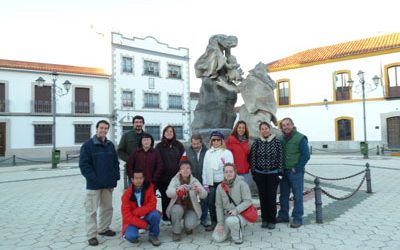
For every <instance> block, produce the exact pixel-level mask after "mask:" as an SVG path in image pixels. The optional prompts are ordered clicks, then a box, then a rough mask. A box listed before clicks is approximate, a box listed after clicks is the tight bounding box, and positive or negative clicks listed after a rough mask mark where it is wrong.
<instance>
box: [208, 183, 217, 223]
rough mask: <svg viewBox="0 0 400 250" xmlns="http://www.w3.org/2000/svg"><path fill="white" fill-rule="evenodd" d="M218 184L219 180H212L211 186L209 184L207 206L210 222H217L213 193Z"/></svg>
mask: <svg viewBox="0 0 400 250" xmlns="http://www.w3.org/2000/svg"><path fill="white" fill-rule="evenodd" d="M219 184H220V182H218V183H216V182H214V185H213V186H209V188H210V193H209V194H208V208H209V210H210V218H211V222H213V223H215V224H216V223H217V211H216V208H215V195H216V191H217V187H218V185H219Z"/></svg>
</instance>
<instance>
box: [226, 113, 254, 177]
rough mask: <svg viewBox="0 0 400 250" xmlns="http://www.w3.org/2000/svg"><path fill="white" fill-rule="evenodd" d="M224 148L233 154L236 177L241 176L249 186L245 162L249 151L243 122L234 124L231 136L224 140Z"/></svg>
mask: <svg viewBox="0 0 400 250" xmlns="http://www.w3.org/2000/svg"><path fill="white" fill-rule="evenodd" d="M226 147H227V148H228V149H229V150H230V151H231V152H232V154H233V160H234V162H235V165H236V167H237V173H238V175H240V176H243V177H244V180H245V181H246V182H247V184H249V181H250V165H249V162H248V160H247V157H248V155H249V151H250V147H249V129H248V128H247V124H246V122H245V121H243V120H240V121H238V122H237V123H236V125H235V127H234V128H233V130H232V133H231V135H230V136H229V137H228V139H227V140H226Z"/></svg>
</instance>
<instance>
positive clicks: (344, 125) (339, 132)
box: [335, 117, 354, 141]
mask: <svg viewBox="0 0 400 250" xmlns="http://www.w3.org/2000/svg"><path fill="white" fill-rule="evenodd" d="M335 127H336V140H337V141H352V140H353V138H354V137H353V118H351V117H339V118H336V119H335Z"/></svg>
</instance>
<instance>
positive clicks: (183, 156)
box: [179, 151, 189, 161]
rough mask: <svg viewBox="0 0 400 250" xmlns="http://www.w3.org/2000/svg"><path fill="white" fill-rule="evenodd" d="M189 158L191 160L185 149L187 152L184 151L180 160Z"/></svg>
mask: <svg viewBox="0 0 400 250" xmlns="http://www.w3.org/2000/svg"><path fill="white" fill-rule="evenodd" d="M187 160H189V159H188V157H187V155H186V151H185V152H183V154H182V156H181V159H180V160H179V161H187Z"/></svg>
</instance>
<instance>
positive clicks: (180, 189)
mask: <svg viewBox="0 0 400 250" xmlns="http://www.w3.org/2000/svg"><path fill="white" fill-rule="evenodd" d="M166 193H167V196H168V197H169V198H171V201H170V203H169V205H168V207H167V211H166V212H167V215H168V216H169V218H171V224H172V240H173V241H180V240H181V233H182V224H181V220H182V219H183V224H184V227H185V231H186V234H191V233H192V232H193V229H194V228H195V227H196V226H197V225H199V219H200V217H201V213H202V211H201V206H200V203H199V198H200V199H204V198H205V197H207V191H206V190H205V189H204V188H203V186H202V185H201V183H200V182H199V181H198V180H197V179H196V178H195V177H193V175H192V165H191V163H190V162H189V161H181V162H180V163H179V172H178V174H177V175H175V176H174V177H173V178H172V179H171V182H170V183H169V185H168V188H167V191H166Z"/></svg>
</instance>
